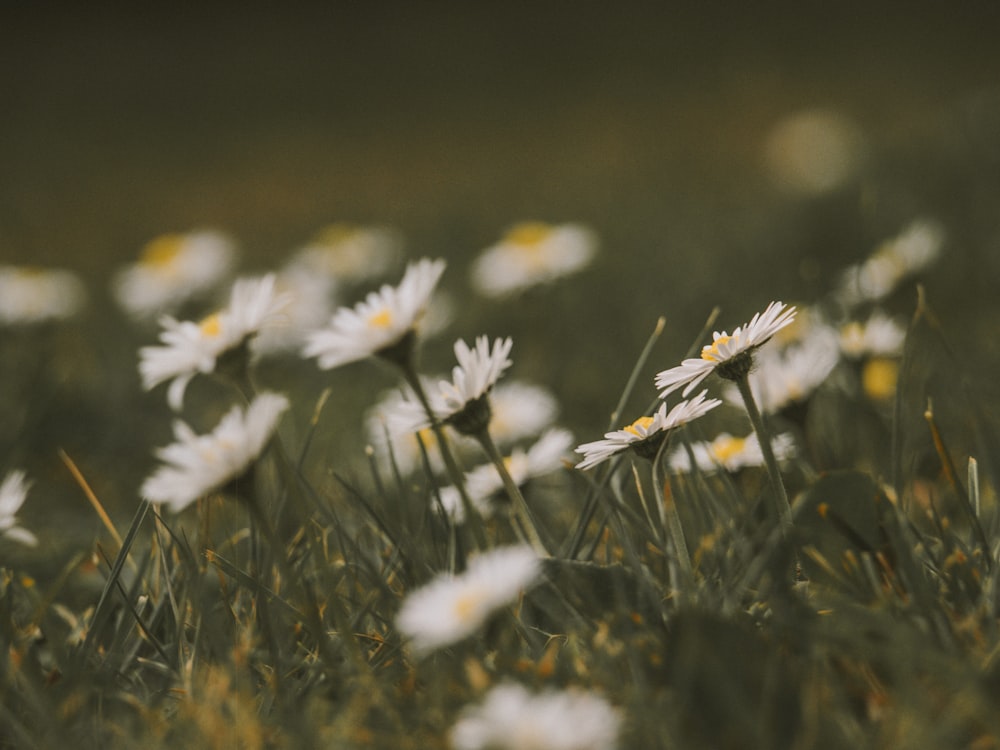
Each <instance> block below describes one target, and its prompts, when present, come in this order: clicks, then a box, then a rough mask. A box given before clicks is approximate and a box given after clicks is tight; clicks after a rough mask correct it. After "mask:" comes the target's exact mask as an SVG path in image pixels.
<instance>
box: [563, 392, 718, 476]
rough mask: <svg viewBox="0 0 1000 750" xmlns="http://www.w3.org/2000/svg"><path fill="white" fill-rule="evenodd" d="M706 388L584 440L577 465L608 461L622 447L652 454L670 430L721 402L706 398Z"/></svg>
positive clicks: (644, 453)
mask: <svg viewBox="0 0 1000 750" xmlns="http://www.w3.org/2000/svg"><path fill="white" fill-rule="evenodd" d="M706 393H707V391H702V392H701V393H699V394H698V395H697V396H695V397H694V398H692V399H690V400H689V401H681V402H680V403H678V404H675V405H674V407H673V408H672V409H671V410H670V411H669V412H668V411H667V405H666V403H662V404H660V408H659V409H657V410H656V412H655V413H654V414H653V416H651V417H639V419H637V420H636V421H634V422H633V423H632V424H630V425H629V426H628V427H625V428H623V429H621V430H615V431H614V432H608V433H605V435H604V439H603V440H595V441H594V442H592V443H584V444H583V445H581V446H579V447H577V449H576V452H577V453H582V454H583V460H582V461H580V463H578V464H577V465H576V468H578V469H589V468H591V467H593V466H597V465H598V464H600V463H602V462H604V461H607V460H608V459H609V458H611V457H612V456H616V455H618V454H619V453H621V452H622V451H625V450H628V449H632V450H633V451H635V452H636V453H637V454H638V455H640V456H642V457H644V458H653V457H655V455H656V452H657V451H658V450H659V449H660V445H661V444H662V443H663V441H664V440H665V439H666V438H667V437H668V435H669V434H670V431H671V430H673V429H675V428H677V427H680V426H681V425H683V424H687V423H688V422H691V421H692V420H695V419H697V418H698V417H700V416H703V415H704V414H707V413H708V412H709V411H711V410H712V409H714V408H715V407H716V406H718V405H719V404H721V403H722V402H721V401H719V399H717V398H711V399H707V400H706V399H705V394H706Z"/></svg>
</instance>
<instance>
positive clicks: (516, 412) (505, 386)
mask: <svg viewBox="0 0 1000 750" xmlns="http://www.w3.org/2000/svg"><path fill="white" fill-rule="evenodd" d="M490 408H491V409H492V411H493V417H492V419H490V434H491V435H492V436H493V440H494V441H495V442H496V444H497V445H511V444H512V443H515V442H517V441H518V440H521V439H522V438H526V437H532V436H534V435H537V434H539V433H540V432H541V431H542V430H544V429H545V428H546V427H548V426H549V425H551V424H552V423H553V422H554V421H555V419H556V417H557V416H558V415H559V404H558V402H557V401H556V398H555V396H554V395H552V392H551V391H549V390H548V389H547V388H543V387H542V386H539V385H534V384H532V383H526V382H523V381H517V380H512V381H508V382H505V383H500V384H498V385H497V386H496V388H494V389H493V391H492V392H490Z"/></svg>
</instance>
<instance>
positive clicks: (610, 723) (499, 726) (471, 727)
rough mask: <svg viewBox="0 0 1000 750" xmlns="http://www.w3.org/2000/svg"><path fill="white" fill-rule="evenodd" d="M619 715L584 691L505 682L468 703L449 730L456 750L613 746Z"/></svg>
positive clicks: (572, 749) (560, 749)
mask: <svg viewBox="0 0 1000 750" xmlns="http://www.w3.org/2000/svg"><path fill="white" fill-rule="evenodd" d="M620 727H621V715H620V714H619V712H618V711H616V710H615V709H614V708H613V707H612V706H611V705H610V704H609V703H608V702H607V701H606V700H604V699H603V698H601V697H600V696H598V695H595V694H594V693H589V692H584V691H582V690H573V689H570V690H543V691H541V692H538V693H532V692H530V691H529V690H527V689H525V688H524V687H522V686H520V685H517V684H514V683H509V682H508V683H503V684H500V685H498V686H496V687H494V688H493V689H492V690H490V692H489V693H487V695H486V698H485V699H484V700H483V702H482V703H481V704H480V705H478V706H470V707H468V708H466V709H465V710H464V711H463V712H462V714H461V716H460V717H459V719H458V721H457V722H456V723H455V726H453V727H452V730H451V746H452V748H454V750H614V749H615V748H616V747H617V746H618V733H619V731H620Z"/></svg>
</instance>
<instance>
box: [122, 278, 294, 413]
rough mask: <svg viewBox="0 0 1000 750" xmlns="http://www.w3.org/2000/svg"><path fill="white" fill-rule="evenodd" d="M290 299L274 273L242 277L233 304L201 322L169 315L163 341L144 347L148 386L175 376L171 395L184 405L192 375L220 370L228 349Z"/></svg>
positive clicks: (172, 400) (243, 340) (235, 287)
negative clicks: (257, 277)
mask: <svg viewBox="0 0 1000 750" xmlns="http://www.w3.org/2000/svg"><path fill="white" fill-rule="evenodd" d="M288 301H289V300H288V297H287V296H286V295H284V294H279V293H278V291H277V289H276V285H275V276H274V274H268V275H267V276H265V277H264V278H262V279H243V280H240V281H237V282H236V283H235V284H234V285H233V291H232V295H231V296H230V299H229V305H228V306H227V307H226V308H224V309H223V310H220V311H219V312H217V313H214V314H212V315H209V316H208V317H207V318H205V319H203V320H202V321H200V322H198V323H195V322H192V321H183V322H181V321H177V320H175V319H174V318H171V317H169V316H164V317H163V319H162V320H161V321H160V322H161V324H162V325H163V328H164V330H163V331H162V332H161V333H160V341H162V342H163V345H162V346H145V347H143V348H142V349H140V350H139V372H140V374H141V375H142V384H143V387H144V388H145V389H146V390H147V391H148V390H150V389H152V388H154V387H155V386H157V385H158V384H159V383H163V382H165V381H167V380H170V381H172V382H171V384H170V389H169V391H168V393H167V400H168V402H169V403H170V406H171V407H172V408H173V409H174V410H179V409H180V408H181V406H182V405H183V400H184V390H185V389H186V388H187V384H188V383H189V382H190V381H191V379H192V378H193V377H194V376H195V375H196V374H197V373H199V372H201V373H210V372H212V371H213V370H215V369H216V365H217V362H218V360H219V359H220V357H222V356H223V355H224V354H226V353H228V352H237V351H239V350H241V349H242V347H243V346H244V344H246V343H248V340H249V339H250V338H251V337H252V336H254V335H256V334H257V333H258V332H259V331H260V330H261V328H262V327H263V326H264V324H265V323H267V322H269V321H272V320H274V319H275V318H276V317H277V316H279V315H280V314H281V312H282V310H283V309H284V308H285V306H286V305H287V304H288ZM244 365H245V363H244Z"/></svg>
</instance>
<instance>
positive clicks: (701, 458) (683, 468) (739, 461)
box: [668, 432, 795, 474]
mask: <svg viewBox="0 0 1000 750" xmlns="http://www.w3.org/2000/svg"><path fill="white" fill-rule="evenodd" d="M771 447H772V448H773V450H774V455H775V457H776V458H777V459H778V460H779V461H787V460H788V459H789V458H791V457H792V456H794V455H795V440H794V438H793V437H792V436H791V435H790V434H789V433H787V432H785V433H782V434H780V435H777V436H776V437H775V438H774V439H773V440H772V441H771ZM691 452H692V453H693V454H694V460H695V464H696V465H697V466H698V468H699V469H700V470H701V471H702V472H704V473H706V474H711V473H714V472H716V471H718V470H719V469H723V470H724V471H728V472H737V471H739V470H740V469H743V468H747V467H751V466H763V465H764V453H763V452H762V451H761V449H760V443H759V442H758V440H757V435H756V433H750V434H749V435H747V436H746V437H742V438H739V437H733V436H732V435H730V434H729V433H728V432H723V433H720V434H719V435H717V436H716V438H715V439H714V440H712V441H711V442H703V441H699V442H697V443H692V445H691ZM668 462H669V464H670V468H671V469H673V470H674V471H676V472H680V473H687V472H689V471H691V457H690V456H689V455H688V452H687V449H686V448H684V447H681V448H678V449H677V450H675V451H674V452H673V453H671V454H670V458H669V459H668Z"/></svg>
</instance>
